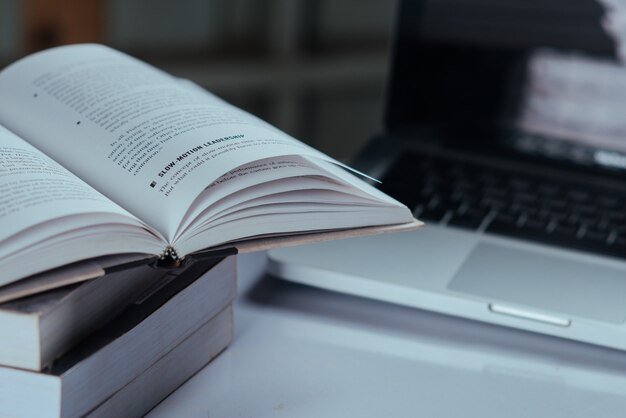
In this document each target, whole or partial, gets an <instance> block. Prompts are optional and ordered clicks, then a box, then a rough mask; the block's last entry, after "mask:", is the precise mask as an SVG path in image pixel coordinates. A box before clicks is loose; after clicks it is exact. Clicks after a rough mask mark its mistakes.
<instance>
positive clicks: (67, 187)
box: [0, 126, 130, 256]
mask: <svg viewBox="0 0 626 418" xmlns="http://www.w3.org/2000/svg"><path fill="white" fill-rule="evenodd" d="M94 212H110V213H114V214H119V215H122V216H129V217H130V215H129V214H128V213H127V212H126V211H125V210H123V209H122V208H120V207H119V206H117V205H116V204H114V203H113V202H111V201H110V200H109V199H107V198H106V197H104V196H102V195H101V194H100V193H98V192H97V191H96V190H94V189H92V188H91V187H89V186H88V185H87V184H85V183H84V182H82V181H81V180H80V179H78V178H76V177H75V176H74V175H73V174H72V173H70V172H69V171H67V170H66V169H64V168H63V167H61V166H60V165H59V164H57V163H56V162H54V161H53V160H51V159H50V158H49V157H47V156H45V155H43V154H42V153H41V152H39V151H38V150H37V149H35V148H34V147H32V146H31V145H29V144H27V143H26V142H24V141H23V140H22V139H20V138H19V137H17V136H16V135H15V134H13V133H12V132H10V131H8V130H7V129H6V128H3V127H2V126H0V241H3V242H4V241H6V240H7V239H8V238H9V237H11V236H13V235H15V234H16V233H17V232H20V231H24V230H26V229H28V228H32V227H34V226H35V225H38V224H42V223H44V222H46V221H49V220H52V219H57V218H62V217H65V216H69V215H79V214H88V213H94ZM3 248H4V247H3ZM1 255H2V252H1V251H0V256H1Z"/></svg>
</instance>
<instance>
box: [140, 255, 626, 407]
mask: <svg viewBox="0 0 626 418" xmlns="http://www.w3.org/2000/svg"><path fill="white" fill-rule="evenodd" d="M238 267H239V296H238V299H237V302H236V304H235V339H234V341H233V343H232V345H231V346H230V347H229V348H228V349H227V350H226V351H225V352H224V353H222V355H220V356H219V357H218V358H217V359H216V360H215V361H213V362H212V363H210V364H209V365H208V366H207V367H205V368H204V369H203V370H201V371H200V372H199V373H198V374H197V375H195V376H194V377H193V378H192V379H190V380H189V381H188V382H187V383H185V384H184V385H183V386H181V387H180V388H179V389H178V390H177V391H176V392H174V393H173V394H172V395H170V396H169V397H168V398H167V399H165V400H164V401H163V402H162V403H161V404H159V405H158V406H157V407H156V408H155V409H154V410H153V411H152V412H151V413H150V414H149V415H148V416H149V417H150V418H157V417H168V418H169V417H203V418H207V417H211V418H217V417H418V416H419V417H455V418H456V417H463V418H467V417H480V418H488V417H510V418H517V417H533V418H535V417H550V418H559V417H567V418H575V417H585V418H586V417H591V418H601V417H611V418H614V417H624V416H626V353H625V352H618V351H615V350H609V349H603V348H600V347H594V346H590V345H585V344H581V343H575V342H569V341H565V340H559V339H557V338H551V337H546V336H541V335H536V334H532V333H527V332H522V331H516V330H512V329H507V328H500V327H496V326H492V325H487V324H481V323H477V322H472V321H467V320H462V319H458V318H452V317H447V316H443V315H437V314H433V313H429V312H424V311H418V310H413V309H408V308H403V307H399V306H394V305H390V304H385V303H381V302H376V301H371V300H366V299H360V298H356V297H351V296H346V295H340V294H335V293H330V292H326V291H323V290H317V289H313V288H309V287H306V286H301V285H296V284H291V283H288V282H283V281H281V280H278V279H275V278H269V277H265V275H264V268H265V259H264V255H263V254H252V255H245V256H240V257H239V263H238Z"/></svg>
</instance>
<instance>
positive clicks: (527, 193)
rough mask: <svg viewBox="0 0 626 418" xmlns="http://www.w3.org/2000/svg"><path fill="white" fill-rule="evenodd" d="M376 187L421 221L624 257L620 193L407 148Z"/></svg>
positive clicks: (625, 198)
mask: <svg viewBox="0 0 626 418" xmlns="http://www.w3.org/2000/svg"><path fill="white" fill-rule="evenodd" d="M381 190H382V191H384V192H385V193H387V194H389V195H390V196H393V197H394V198H396V199H397V200H399V201H401V202H402V203H404V204H406V205H407V206H408V207H409V208H412V209H413V211H414V215H415V216H416V217H417V218H418V219H420V220H422V221H425V222H427V223H428V222H431V223H441V224H447V225H453V226H456V227H459V228H465V229H470V230H475V231H485V232H488V233H494V234H498V235H503V236H508V237H515V238H520V239H525V240H530V241H535V242H540V243H544V244H549V245H555V246H559V247H566V248H571V249H576V250H582V251H588V252H593V253H598V254H602V255H608V256H613V257H618V258H626V194H624V193H623V192H617V191H615V190H609V189H599V188H596V187H592V186H590V185H581V184H576V183H570V182H566V181H559V180H549V179H546V178H544V177H539V176H537V177H533V176H532V175H525V174H519V173H515V172H509V171H507V170H503V169H498V168H490V167H487V166H484V165H478V164H472V163H467V162H458V161H454V160H449V159H443V158H438V157H432V156H426V155H421V154H405V155H403V156H402V157H401V158H400V159H399V160H398V161H397V162H396V163H395V164H394V166H393V167H392V168H391V169H390V170H389V171H388V173H387V174H386V175H385V177H384V178H383V183H382V185H381Z"/></svg>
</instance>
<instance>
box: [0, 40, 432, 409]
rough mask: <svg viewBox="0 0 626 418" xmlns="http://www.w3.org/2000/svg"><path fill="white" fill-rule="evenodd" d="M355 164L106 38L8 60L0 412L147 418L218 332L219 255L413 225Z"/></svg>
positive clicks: (208, 353) (0, 210)
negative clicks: (121, 49) (142, 416)
mask: <svg viewBox="0 0 626 418" xmlns="http://www.w3.org/2000/svg"><path fill="white" fill-rule="evenodd" d="M355 173H356V174H359V173H358V172H355V171H354V170H352V169H350V168H349V167H347V166H345V165H344V164H342V163H340V162H338V161H336V160H334V159H332V158H330V157H329V156H327V155H324V154H322V153H321V152H319V151H317V150H315V149H313V148H311V147H310V146H308V145H305V144H303V143H301V142H299V141H297V140H296V139H294V138H292V137H290V136H289V135H287V134H285V133H284V132H281V131H280V130H278V129H276V128H275V127H273V126H271V125H269V124H267V123H266V122H264V121H262V120H260V119H258V118H257V117H255V116H253V115H250V114H248V113H246V112H244V111H242V110H240V109H237V108H235V107H234V106H232V105H230V104H228V103H226V102H224V101H223V100H221V99H220V98H218V97H216V96H214V95H212V94H210V93H208V92H206V91H204V90H202V89H201V88H199V87H198V86H196V85H194V84H192V83H189V82H184V81H181V80H179V79H177V78H175V77H172V76H170V75H168V74H165V73H163V72H162V71H160V70H158V69H156V68H153V67H151V66H149V65H147V64H145V63H142V62H141V61H139V60H137V59H135V58H132V57H130V56H128V55H125V54H123V53H120V52H118V51H115V50H113V49H111V48H108V47H106V46H103V45H71V46H65V47H59V48H54V49H51V50H48V51H43V52H39V53H36V54H33V55H31V56H28V57H25V58H24V59H22V60H20V61H18V62H16V63H14V64H11V65H9V66H8V67H7V68H5V69H3V70H2V71H1V72H0V304H1V305H0V364H2V365H3V366H2V367H1V368H0V416H34V417H46V416H55V417H56V416H62V417H74V416H84V415H94V416H96V415H101V416H132V415H138V414H141V413H143V412H145V411H146V409H148V408H150V407H151V406H152V405H153V404H154V403H155V402H157V401H158V400H160V399H161V398H162V397H163V396H165V395H166V394H167V393H169V392H170V391H171V390H172V389H173V388H175V387H176V386H178V385H179V384H180V383H181V382H182V381H184V380H185V379H186V378H187V377H189V375H191V374H192V373H193V372H195V371H196V370H197V369H198V368H199V367H201V366H202V365H204V364H205V363H206V362H207V361H209V360H210V359H211V358H212V357H213V356H215V355H216V354H217V353H219V352H220V351H221V350H223V349H224V347H226V345H227V344H228V342H229V341H230V339H231V335H232V325H231V308H230V304H231V301H232V298H233V295H234V291H235V271H234V260H233V258H232V257H230V256H231V255H234V254H237V253H242V252H249V251H258V250H262V249H269V248H276V247H280V246H285V245H294V244H301V243H307V242H315V241H320V240H327V239H334V238H343V237H350V236H359V235H368V234H375V233H381V232H390V231H406V230H411V229H415V228H417V227H419V226H420V225H421V223H420V222H419V221H417V220H415V219H414V218H413V215H412V214H411V211H410V210H409V209H408V208H407V207H406V206H404V205H402V204H401V203H399V202H397V201H395V200H394V199H392V198H390V197H388V196H386V195H385V194H383V193H382V192H380V191H379V190H377V189H376V188H374V187H373V186H372V185H371V184H369V183H367V182H366V181H363V179H360V178H358V177H355V176H354V175H353V174H355ZM359 175H360V176H364V175H363V174H359ZM218 259H220V260H221V261H220V262H219V263H217V264H214V263H215V260H218ZM207 271H208V273H206V274H205V272H207ZM80 283H82V284H80ZM94 330H97V331H95V332H94ZM87 335H89V336H88V337H86V336H87Z"/></svg>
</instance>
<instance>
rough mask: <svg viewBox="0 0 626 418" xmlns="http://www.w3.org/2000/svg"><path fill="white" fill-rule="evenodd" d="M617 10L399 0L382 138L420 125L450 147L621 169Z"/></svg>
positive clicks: (613, 0) (623, 141)
mask: <svg viewBox="0 0 626 418" xmlns="http://www.w3.org/2000/svg"><path fill="white" fill-rule="evenodd" d="M409 3H410V4H409ZM620 4H621V2H619V1H618V0H597V1H596V0H563V1H550V2H546V1H542V0H500V1H497V2H493V1H488V0H426V1H423V2H421V3H418V2H405V4H404V6H403V7H404V9H405V10H403V11H402V12H401V24H400V29H399V30H400V34H399V36H398V40H399V42H398V51H397V54H396V63H395V69H394V71H395V74H394V75H395V76H394V83H393V85H392V86H391V100H390V107H389V109H388V114H387V127H388V129H389V131H390V132H392V133H396V134H402V135H405V136H406V134H412V133H415V132H421V131H420V130H423V128H424V127H425V126H426V127H429V128H432V129H435V130H437V133H438V135H437V136H438V137H441V138H445V140H446V141H447V142H448V143H449V144H450V145H453V146H464V147H471V148H477V147H478V148H480V149H481V150H482V151H485V150H491V149H492V150H496V149H498V150H509V151H518V152H523V153H524V154H526V155H533V156H539V157H542V158H550V159H557V160H561V161H567V162H571V163H576V164H584V165H587V166H602V167H610V168H618V169H626V118H624V116H623V115H625V114H626V66H624V63H625V62H626V52H625V51H626V46H625V45H626V41H625V39H626V4H624V6H621V5H620ZM400 86H402V88H400ZM407 86H409V88H407Z"/></svg>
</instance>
